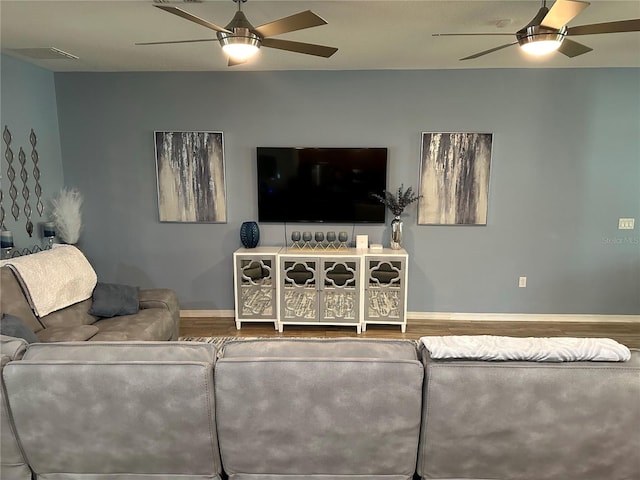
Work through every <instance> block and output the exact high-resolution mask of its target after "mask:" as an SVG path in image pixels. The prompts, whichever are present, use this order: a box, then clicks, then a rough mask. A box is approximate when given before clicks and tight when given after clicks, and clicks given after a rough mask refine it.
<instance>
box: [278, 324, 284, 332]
mask: <svg viewBox="0 0 640 480" xmlns="http://www.w3.org/2000/svg"><path fill="white" fill-rule="evenodd" d="M283 330H284V325H283V324H280V325H278V332H280V333H282V331H283Z"/></svg>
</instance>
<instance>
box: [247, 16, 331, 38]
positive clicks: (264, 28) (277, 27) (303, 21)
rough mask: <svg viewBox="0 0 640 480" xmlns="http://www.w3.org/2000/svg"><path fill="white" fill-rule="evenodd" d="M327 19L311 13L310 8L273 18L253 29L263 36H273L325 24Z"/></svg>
mask: <svg viewBox="0 0 640 480" xmlns="http://www.w3.org/2000/svg"><path fill="white" fill-rule="evenodd" d="M326 24H327V21H326V20H325V19H324V18H322V17H319V16H318V15H316V14H315V13H313V12H312V11H311V10H306V11H304V12H300V13H296V14H294V15H290V16H288V17H284V18H281V19H279V20H274V21H273V22H270V23H265V24H264V25H260V26H259V27H256V28H255V30H256V31H257V32H258V33H259V34H260V35H262V36H263V37H273V36H274V35H280V34H281V33H287V32H295V31H296V30H302V29H304V28H311V27H319V26H320V25H326Z"/></svg>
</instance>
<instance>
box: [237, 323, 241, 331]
mask: <svg viewBox="0 0 640 480" xmlns="http://www.w3.org/2000/svg"><path fill="white" fill-rule="evenodd" d="M240 328H242V322H236V330H240Z"/></svg>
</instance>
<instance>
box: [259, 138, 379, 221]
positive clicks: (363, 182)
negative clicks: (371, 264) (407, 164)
mask: <svg viewBox="0 0 640 480" xmlns="http://www.w3.org/2000/svg"><path fill="white" fill-rule="evenodd" d="M257 162H258V220H259V221H260V222H324V223H384V220H385V206H384V205H383V204H381V203H380V202H379V201H378V200H376V199H374V198H372V197H371V195H370V194H371V193H377V194H382V192H383V190H385V189H386V188H387V149H386V148H299V147H280V148H271V147H258V148H257Z"/></svg>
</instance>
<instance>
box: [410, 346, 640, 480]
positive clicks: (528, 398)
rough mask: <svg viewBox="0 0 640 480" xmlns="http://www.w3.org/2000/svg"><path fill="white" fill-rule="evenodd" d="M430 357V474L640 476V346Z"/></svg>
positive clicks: (517, 479) (422, 466)
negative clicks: (616, 354) (589, 355)
mask: <svg viewBox="0 0 640 480" xmlns="http://www.w3.org/2000/svg"><path fill="white" fill-rule="evenodd" d="M425 363H426V378H425V399H424V403H425V408H424V409H423V412H424V413H423V415H424V416H423V431H422V434H421V439H420V457H419V461H418V473H419V474H420V475H422V477H423V478H425V479H426V478H456V479H478V478H508V479H510V480H557V479H563V480H587V479H594V480H596V479H597V480H599V479H605V478H606V479H608V480H628V479H631V478H640V462H638V452H640V428H639V426H640V351H635V352H633V351H632V358H631V360H630V361H628V362H573V363H571V362H566V363H541V362H491V361H461V360H432V359H430V358H428V354H427V353H425Z"/></svg>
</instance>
